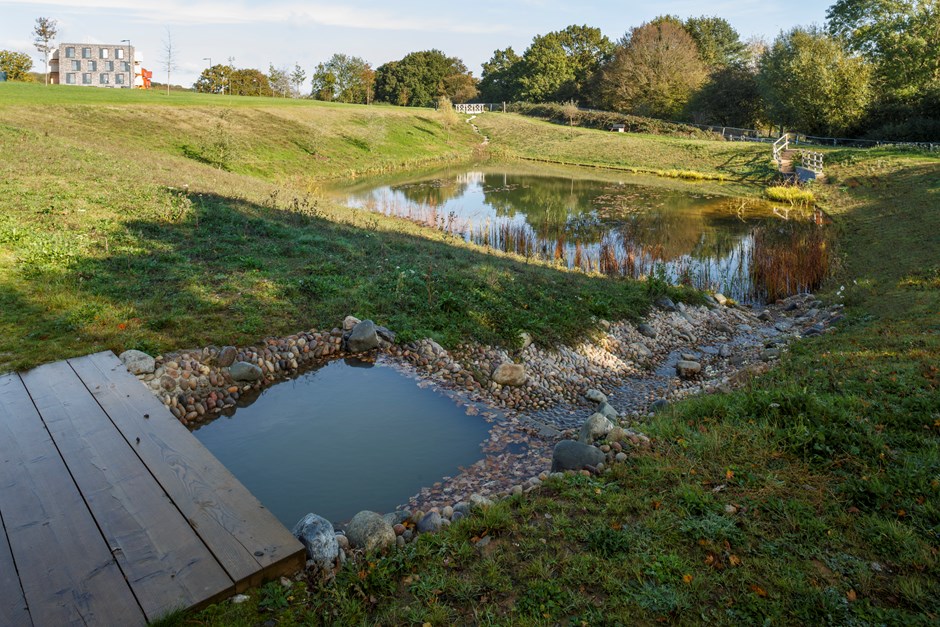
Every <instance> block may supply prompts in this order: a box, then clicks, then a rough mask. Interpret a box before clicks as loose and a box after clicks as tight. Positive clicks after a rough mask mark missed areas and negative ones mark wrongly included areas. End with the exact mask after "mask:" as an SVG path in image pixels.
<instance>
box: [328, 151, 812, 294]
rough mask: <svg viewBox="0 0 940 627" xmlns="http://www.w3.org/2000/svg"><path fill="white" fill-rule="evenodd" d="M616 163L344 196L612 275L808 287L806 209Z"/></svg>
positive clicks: (746, 286) (725, 287) (339, 190)
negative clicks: (622, 169)
mask: <svg viewBox="0 0 940 627" xmlns="http://www.w3.org/2000/svg"><path fill="white" fill-rule="evenodd" d="M725 189H730V188H727V187H724V188H723V187H722V185H721V184H717V183H688V182H683V181H674V180H670V179H663V178H658V177H652V176H638V175H631V174H624V173H619V172H614V171H604V170H594V169H585V168H573V167H572V168H569V167H557V166H538V167H536V166H532V165H527V164H511V165H498V164H497V165H494V164H486V165H479V166H475V167H474V168H473V169H472V170H468V169H467V168H462V169H450V170H442V171H437V172H433V173H427V174H424V175H414V174H410V175H401V176H396V177H393V178H389V177H386V178H380V179H373V180H365V181H359V182H356V183H353V184H347V185H344V186H339V187H336V188H334V189H332V190H331V191H332V192H333V193H334V194H336V195H338V196H339V198H341V199H342V200H343V201H344V202H346V203H347V204H349V205H351V206H353V207H358V208H362V209H368V210H372V211H378V212H381V213H384V214H387V215H394V216H398V217H403V218H407V219H411V220H414V221H417V222H419V223H423V224H426V225H429V226H432V227H435V228H438V229H441V230H444V231H448V232H450V233H453V234H455V235H458V236H460V237H463V238H464V239H465V240H467V241H472V242H475V243H477V244H482V245H484V246H490V247H493V248H496V249H499V250H502V251H505V252H513V253H518V254H521V255H523V256H525V257H527V258H539V259H542V260H548V261H552V262H554V263H558V264H562V265H565V266H567V267H569V268H580V269H582V270H585V271H595V272H601V273H604V274H608V275H614V276H629V277H634V278H639V277H643V276H650V275H653V276H659V277H661V278H664V279H666V280H669V281H671V282H674V283H687V284H691V285H693V286H695V287H698V288H702V289H711V290H715V291H720V292H722V293H724V294H725V295H727V296H730V297H732V298H735V299H736V300H739V301H742V302H764V301H767V300H775V299H776V298H779V297H782V296H786V295H789V294H793V293H797V292H800V291H807V290H812V289H814V288H815V287H817V286H818V284H819V283H820V282H821V281H822V279H823V278H824V277H825V273H826V269H827V267H828V248H827V247H826V244H825V236H824V229H822V228H820V226H821V223H822V221H823V220H822V216H821V214H818V213H816V212H813V211H807V210H799V209H795V208H792V207H788V206H787V207H784V206H781V205H774V204H771V203H769V202H764V201H761V200H756V199H753V198H736V197H729V196H727V195H724V193H725V192H724V190H725Z"/></svg>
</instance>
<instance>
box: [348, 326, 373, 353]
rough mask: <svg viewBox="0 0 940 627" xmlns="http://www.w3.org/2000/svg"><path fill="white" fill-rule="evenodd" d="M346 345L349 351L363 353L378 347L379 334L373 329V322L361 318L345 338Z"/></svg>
mask: <svg viewBox="0 0 940 627" xmlns="http://www.w3.org/2000/svg"><path fill="white" fill-rule="evenodd" d="M346 347H347V349H348V350H349V352H350V353H364V352H366V351H370V350H372V349H374V348H378V347H379V335H378V333H377V332H376V330H375V323H374V322H372V321H371V320H363V321H362V322H360V323H358V324H357V325H356V326H354V327H353V329H352V331H350V333H349V338H348V339H347V340H346Z"/></svg>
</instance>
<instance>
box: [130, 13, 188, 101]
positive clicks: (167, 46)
mask: <svg viewBox="0 0 940 627" xmlns="http://www.w3.org/2000/svg"><path fill="white" fill-rule="evenodd" d="M178 56H179V50H178V49H177V47H176V44H175V43H174V41H173V33H171V32H170V29H169V28H167V29H166V37H165V38H164V39H163V57H162V58H161V59H160V62H161V63H162V64H163V69H165V70H166V95H167V96H169V95H170V74H171V73H172V72H173V71H174V70H176V69H178V66H177V58H178ZM128 62H129V63H130V64H131V69H132V70H133V67H134V60H133V59H128Z"/></svg>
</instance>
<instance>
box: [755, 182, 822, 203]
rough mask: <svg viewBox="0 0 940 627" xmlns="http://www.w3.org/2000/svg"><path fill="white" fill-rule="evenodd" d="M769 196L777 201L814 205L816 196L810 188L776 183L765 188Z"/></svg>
mask: <svg viewBox="0 0 940 627" xmlns="http://www.w3.org/2000/svg"><path fill="white" fill-rule="evenodd" d="M764 193H765V194H766V195H767V198H769V199H770V200H773V201H775V202H788V203H791V204H794V205H813V204H815V203H816V196H815V195H814V194H813V192H811V191H810V190H808V189H805V188H802V187H799V186H797V185H776V186H774V187H768V188H767V189H766V190H764Z"/></svg>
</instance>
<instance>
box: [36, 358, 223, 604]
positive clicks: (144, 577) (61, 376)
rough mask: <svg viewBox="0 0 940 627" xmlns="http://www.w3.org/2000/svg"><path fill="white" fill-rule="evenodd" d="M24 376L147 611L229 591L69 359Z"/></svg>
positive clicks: (202, 546)
mask: <svg viewBox="0 0 940 627" xmlns="http://www.w3.org/2000/svg"><path fill="white" fill-rule="evenodd" d="M21 377H22V380H23V383H24V384H25V386H26V389H27V391H28V392H29V394H30V396H31V397H32V399H33V402H34V404H35V405H36V409H38V410H39V414H40V416H41V417H42V420H43V422H44V423H45V425H46V428H47V429H48V431H49V434H50V435H51V436H52V439H53V441H54V442H55V444H56V447H57V448H58V450H59V453H60V454H61V456H62V459H63V460H64V461H65V464H66V466H67V467H68V469H69V472H70V473H71V475H72V477H73V478H74V481H75V484H76V485H77V486H78V489H79V490H80V491H81V493H82V495H83V496H84V498H85V501H86V502H87V504H88V509H89V510H90V511H91V514H92V516H93V517H94V519H95V521H96V522H97V524H98V527H99V528H100V529H101V533H102V534H103V535H104V538H105V541H106V542H107V543H108V546H110V547H111V552H112V553H113V554H114V557H115V559H116V560H117V562H118V564H119V565H120V567H121V571H122V572H123V573H124V576H125V577H126V578H127V581H128V584H129V585H130V587H131V589H132V590H133V592H134V595H135V596H136V597H137V600H138V602H139V604H140V606H141V608H142V609H143V611H144V614H145V615H146V617H147V619H148V620H155V619H157V618H160V617H161V616H163V615H164V614H166V613H167V612H170V611H172V610H175V609H178V608H181V607H182V608H187V607H192V606H194V605H196V604H199V603H202V602H205V601H211V600H216V599H220V598H222V597H224V596H226V595H229V594H231V593H232V592H233V591H234V584H233V582H232V580H231V579H230V578H229V577H228V575H227V574H226V573H225V570H224V569H223V568H222V567H221V566H220V565H219V563H218V562H217V561H216V559H215V557H214V556H213V555H212V553H211V552H209V550H208V549H207V548H206V546H205V544H203V542H202V540H201V539H200V538H199V537H198V536H197V535H196V534H195V532H194V531H193V529H192V528H191V527H190V525H189V524H188V522H187V521H186V519H185V518H183V516H182V515H181V514H180V512H179V511H178V510H177V509H176V507H175V505H174V504H173V502H172V501H171V500H170V499H169V498H168V497H167V495H166V493H164V491H163V489H162V488H161V487H160V485H159V484H158V483H157V482H156V480H155V479H154V477H153V476H152V475H151V474H150V471H149V470H148V469H147V467H146V466H145V465H144V464H143V463H142V462H141V461H140V459H139V458H138V457H137V455H136V454H135V453H134V451H133V450H132V448H131V445H130V444H129V443H128V442H127V441H126V440H125V439H124V437H123V436H122V435H121V434H120V433H119V432H118V430H117V429H116V428H115V427H114V424H113V423H112V422H111V420H110V419H109V417H108V415H107V414H106V413H105V412H104V411H103V410H102V408H101V407H100V406H99V405H98V403H97V402H96V401H95V399H94V397H93V396H92V395H91V394H89V392H88V390H87V389H86V388H85V385H84V384H83V383H82V381H81V379H79V378H78V376H77V375H76V374H75V372H74V371H73V370H72V368H71V367H70V366H69V364H68V363H66V362H59V363H55V364H48V365H46V366H40V367H39V368H36V369H35V370H31V371H29V372H26V373H24V374H22V375H21Z"/></svg>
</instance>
